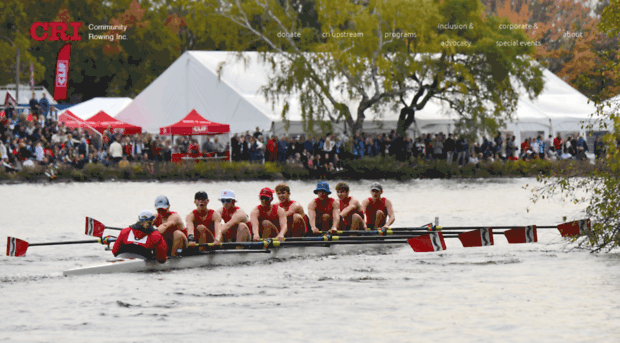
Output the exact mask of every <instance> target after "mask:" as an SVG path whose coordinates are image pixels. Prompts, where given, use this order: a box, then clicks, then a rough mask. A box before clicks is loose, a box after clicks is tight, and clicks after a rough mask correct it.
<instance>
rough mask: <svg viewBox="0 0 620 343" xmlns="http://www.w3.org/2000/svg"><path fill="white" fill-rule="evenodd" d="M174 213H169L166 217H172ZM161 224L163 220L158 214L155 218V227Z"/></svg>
mask: <svg viewBox="0 0 620 343" xmlns="http://www.w3.org/2000/svg"><path fill="white" fill-rule="evenodd" d="M175 213H176V212H170V214H169V215H168V217H170V216H171V215H173V214H175ZM163 222H164V219H163V218H162V216H161V215H160V214H158V215H157V218H155V227H159V226H160V225H161V224H162V223H163Z"/></svg>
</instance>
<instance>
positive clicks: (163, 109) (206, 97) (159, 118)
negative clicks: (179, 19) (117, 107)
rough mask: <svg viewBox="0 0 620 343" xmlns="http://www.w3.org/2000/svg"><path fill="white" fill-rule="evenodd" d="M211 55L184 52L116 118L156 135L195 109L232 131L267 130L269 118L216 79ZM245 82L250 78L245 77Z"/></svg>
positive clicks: (236, 90)
mask: <svg viewBox="0 0 620 343" xmlns="http://www.w3.org/2000/svg"><path fill="white" fill-rule="evenodd" d="M209 54H211V52H208V51H207V52H203V51H186V52H185V53H183V55H181V56H180V57H179V58H178V59H177V60H176V61H175V62H174V63H172V65H171V66H170V67H168V69H166V70H165V71H164V72H163V73H162V74H161V75H159V76H158V77H157V79H155V81H153V82H152V83H151V84H150V85H149V86H148V87H146V89H144V91H142V92H141V93H140V94H139V95H138V96H137V97H136V98H135V99H134V100H133V102H132V103H131V104H130V105H129V106H127V107H126V108H125V109H124V110H123V111H121V112H120V113H119V114H118V115H117V116H116V118H118V119H120V120H123V121H125V122H127V123H131V124H133V125H137V126H140V127H142V128H144V130H145V131H148V132H151V133H158V132H159V128H161V127H165V126H170V125H173V124H174V123H176V122H178V121H180V120H181V119H183V118H184V117H185V116H186V115H187V113H189V112H190V111H191V110H192V109H196V111H197V112H198V113H201V114H202V115H203V116H204V118H205V119H207V120H210V121H213V122H218V123H224V124H228V125H230V130H231V131H232V132H245V131H249V130H251V131H254V129H255V128H256V127H259V128H260V129H263V130H268V129H270V128H271V119H270V118H269V117H268V116H267V114H266V113H264V112H263V111H262V110H261V109H260V108H257V107H256V106H254V105H253V104H252V103H251V102H250V101H249V100H248V99H247V98H246V97H244V95H243V93H241V92H240V91H239V89H237V88H236V87H234V86H232V85H230V84H229V83H227V82H226V81H225V80H221V79H220V78H219V77H218V66H217V65H215V64H213V63H207V62H209V60H208V58H207V57H208V56H209ZM245 77H246V79H247V80H249V79H250V78H251V75H245Z"/></svg>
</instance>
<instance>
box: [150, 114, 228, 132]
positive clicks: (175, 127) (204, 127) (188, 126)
mask: <svg viewBox="0 0 620 343" xmlns="http://www.w3.org/2000/svg"><path fill="white" fill-rule="evenodd" d="M227 132H230V125H227V124H220V123H214V122H212V121H209V120H206V119H205V118H203V117H202V116H201V115H200V114H198V112H196V110H195V109H192V111H191V112H189V114H188V115H187V116H185V118H183V119H181V120H180V121H178V122H177V123H175V124H172V125H170V126H166V127H162V128H160V129H159V134H160V135H220V134H223V133H227Z"/></svg>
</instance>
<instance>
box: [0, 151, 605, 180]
mask: <svg viewBox="0 0 620 343" xmlns="http://www.w3.org/2000/svg"><path fill="white" fill-rule="evenodd" d="M603 165H604V163H603V162H596V163H591V162H589V161H544V160H534V161H527V162H526V161H521V160H519V161H495V162H491V163H478V164H466V165H464V166H458V165H457V164H456V163H452V164H451V165H448V164H446V163H445V161H441V160H440V161H418V160H413V161H397V160H395V159H394V158H392V157H373V158H363V159H360V160H348V161H346V162H345V165H344V168H343V170H341V171H337V172H333V173H329V172H317V171H311V170H309V169H307V168H304V167H303V166H301V165H296V164H282V165H278V164H276V163H270V162H267V163H264V164H263V163H248V162H198V163H196V162H183V163H173V162H156V163H151V162H132V163H130V164H129V165H128V166H126V167H119V166H109V167H106V166H103V165H101V164H88V165H86V166H85V167H84V168H82V169H76V168H73V167H70V166H61V167H59V168H58V169H54V172H55V173H54V174H55V177H54V178H53V179H51V178H50V177H48V176H47V175H46V172H49V170H50V169H49V168H45V167H43V166H35V167H27V168H25V169H22V170H21V171H18V172H6V171H2V170H0V185H6V184H23V183H32V184H40V183H72V182H119V181H130V182H145V181H147V182H179V181H190V182H191V181H201V180H205V179H206V180H213V181H235V180H238V181H252V180H278V179H284V180H318V179H323V180H334V179H339V180H385V179H392V180H399V181H405V180H414V179H478V178H488V179H494V178H520V177H537V176H558V177H562V176H574V175H576V174H585V173H589V172H592V171H594V170H597V169H600V167H601V166H603Z"/></svg>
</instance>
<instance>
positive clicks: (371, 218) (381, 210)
mask: <svg viewBox="0 0 620 343" xmlns="http://www.w3.org/2000/svg"><path fill="white" fill-rule="evenodd" d="M382 194H383V187H381V184H380V183H378V182H375V183H373V184H372V185H371V186H370V195H371V196H370V198H368V199H364V201H362V212H364V215H365V216H366V225H367V226H368V227H372V228H374V229H375V230H377V229H379V228H382V229H387V228H389V226H390V225H392V224H393V223H394V220H396V218H395V217H394V208H393V207H392V202H391V201H389V200H388V199H386V198H383V197H381V195H382Z"/></svg>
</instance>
